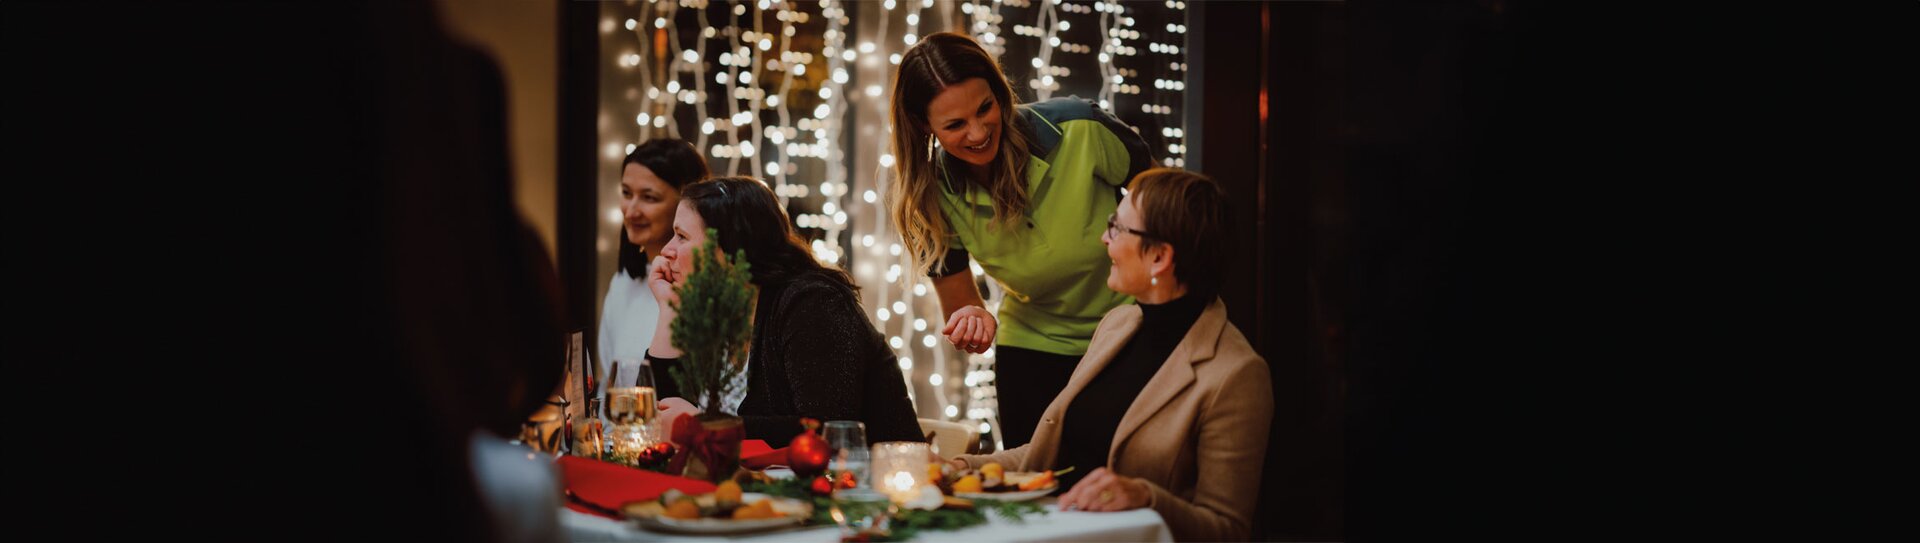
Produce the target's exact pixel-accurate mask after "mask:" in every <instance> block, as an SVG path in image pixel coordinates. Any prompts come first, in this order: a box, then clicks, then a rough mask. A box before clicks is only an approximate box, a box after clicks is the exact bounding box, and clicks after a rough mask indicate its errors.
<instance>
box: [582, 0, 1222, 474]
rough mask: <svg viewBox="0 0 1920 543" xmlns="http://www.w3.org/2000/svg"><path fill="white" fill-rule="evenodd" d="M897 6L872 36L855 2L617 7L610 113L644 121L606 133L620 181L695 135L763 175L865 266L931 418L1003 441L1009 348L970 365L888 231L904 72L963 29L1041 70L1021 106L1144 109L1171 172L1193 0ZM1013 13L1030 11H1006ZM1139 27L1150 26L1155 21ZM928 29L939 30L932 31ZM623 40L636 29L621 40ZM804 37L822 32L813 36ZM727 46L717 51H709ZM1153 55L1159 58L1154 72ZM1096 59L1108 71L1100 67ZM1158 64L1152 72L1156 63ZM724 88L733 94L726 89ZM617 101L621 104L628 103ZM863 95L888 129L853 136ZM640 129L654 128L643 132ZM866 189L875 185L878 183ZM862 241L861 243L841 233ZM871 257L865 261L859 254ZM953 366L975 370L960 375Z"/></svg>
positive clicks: (724, 157) (861, 277)
mask: <svg viewBox="0 0 1920 543" xmlns="http://www.w3.org/2000/svg"><path fill="white" fill-rule="evenodd" d="M880 5H881V6H883V7H884V8H885V9H887V10H890V11H891V10H899V11H901V12H902V13H899V14H897V17H899V18H897V19H893V18H891V17H879V18H880V19H881V20H880V21H879V22H878V24H877V25H872V26H862V27H860V28H861V30H860V31H859V32H858V33H857V34H858V35H852V34H854V33H850V32H849V30H850V29H853V28H855V26H854V25H855V24H856V23H859V24H862V25H865V24H867V23H871V21H866V22H856V21H855V20H854V19H853V18H852V17H851V15H852V14H851V13H850V11H851V9H850V8H851V7H852V6H850V5H849V2H846V1H845V0H823V1H820V2H818V3H814V2H790V1H779V0H721V1H719V2H714V1H713V0H665V1H661V0H649V1H646V2H633V3H618V2H615V3H606V4H602V5H601V6H600V7H599V9H600V10H601V11H600V14H601V15H600V17H601V22H600V27H601V30H602V32H603V33H604V36H603V40H605V43H604V45H603V48H602V50H604V51H608V53H607V55H609V57H608V58H609V61H608V62H610V63H612V64H615V65H617V66H619V67H620V68H621V69H618V70H615V74H614V75H612V76H609V77H614V78H615V79H614V81H615V82H616V83H615V84H617V85H619V86H621V90H620V92H621V93H624V94H625V95H626V98H625V99H624V101H620V102H618V103H614V102H611V101H609V102H608V103H609V104H612V105H610V106H607V107H609V108H610V109H607V110H606V112H607V113H608V114H610V115H611V116H609V117H607V118H610V119H622V118H631V119H633V120H634V124H633V125H626V124H624V123H607V124H608V125H610V126H612V127H613V128H611V130H616V131H617V132H612V133H609V132H607V130H609V129H608V128H603V129H602V139H601V141H603V142H607V144H606V145H605V147H604V149H605V152H604V153H603V155H604V156H605V157H606V162H605V164H607V166H606V169H613V170H617V167H618V164H619V160H620V158H621V157H622V156H623V155H624V152H622V149H625V150H626V151H625V152H631V150H632V149H633V148H634V145H635V144H636V143H638V142H642V141H647V140H649V139H652V138H655V137H661V136H662V135H666V136H673V137H679V136H678V134H679V133H680V131H681V130H685V131H686V132H687V133H688V134H689V135H690V136H691V137H690V138H689V139H692V140H695V144H696V148H698V149H703V150H707V151H708V156H709V159H710V167H711V168H712V169H713V171H714V172H715V173H716V175H718V174H721V173H722V172H726V173H727V174H729V175H740V174H742V173H744V172H741V171H740V170H750V174H751V175H754V176H756V177H759V178H761V179H763V180H765V182H767V183H768V185H769V186H770V187H771V188H773V189H774V192H775V194H776V195H777V196H778V197H779V198H780V199H781V204H782V205H783V206H784V207H785V208H786V209H788V210H789V213H790V214H791V215H792V218H793V221H794V224H795V225H796V226H797V227H799V228H800V230H801V231H802V235H803V236H804V237H805V238H807V239H808V241H809V243H810V244H809V248H810V249H811V250H812V252H813V253H814V255H815V256H816V258H819V259H820V260H822V261H823V262H832V263H835V264H837V265H842V266H848V267H850V268H851V269H852V270H853V271H854V277H855V280H856V281H858V282H859V283H861V284H862V285H863V286H864V287H867V288H866V289H865V290H866V292H868V293H872V294H868V296H870V297H871V298H869V299H868V300H866V303H868V304H872V305H870V306H869V307H872V308H873V313H872V314H870V315H869V317H870V318H872V319H874V322H875V326H876V327H877V328H879V329H880V330H881V332H882V333H883V335H884V337H886V338H887V343H888V345H889V346H890V347H891V348H892V349H894V350H895V352H896V355H897V356H898V358H899V361H900V366H901V368H902V370H903V373H907V374H908V375H907V376H908V377H909V380H908V382H909V384H910V385H915V386H910V388H909V389H908V390H909V394H910V395H916V394H932V395H933V396H932V397H930V398H929V399H930V400H931V401H930V402H928V403H926V404H925V405H928V406H938V409H940V410H939V411H938V412H937V413H938V414H937V415H936V414H932V413H930V414H928V415H927V416H945V417H947V418H949V419H953V418H959V419H961V420H964V421H967V422H969V423H973V424H977V426H978V427H979V428H980V429H981V431H982V432H991V431H993V430H994V429H997V428H998V427H999V421H998V399H997V397H996V394H995V393H996V390H995V381H994V379H993V373H992V372H991V369H992V364H993V360H994V350H993V349H992V348H989V349H988V350H987V351H986V352H984V353H981V354H978V355H970V354H966V353H963V352H961V351H959V350H957V349H952V348H951V346H948V345H942V344H941V342H940V341H939V338H938V335H937V334H935V333H933V331H932V330H931V329H933V328H938V327H939V326H940V324H941V322H942V318H943V317H944V315H943V314H942V313H940V312H939V311H938V307H937V305H935V304H937V299H935V297H933V296H930V294H932V288H931V283H930V282H929V280H928V279H927V278H925V277H924V276H921V275H919V274H917V273H913V272H910V271H908V270H907V269H906V267H907V266H910V264H911V263H910V261H909V257H908V256H907V255H906V254H905V251H904V247H902V246H901V245H900V244H899V243H898V240H899V238H898V234H897V233H894V232H891V231H890V225H889V224H888V222H887V219H886V216H887V215H886V213H887V211H886V209H885V207H884V206H885V202H883V200H884V199H885V197H886V196H887V195H886V194H885V182H886V181H885V180H886V179H888V178H890V177H891V176H892V175H894V173H893V169H894V168H896V167H898V166H899V162H900V161H899V160H897V158H896V157H894V156H893V155H892V154H891V148H890V145H891V139H892V138H891V136H890V135H889V134H888V133H887V132H889V131H890V130H889V128H888V127H886V126H885V122H886V121H885V120H884V119H885V108H886V104H887V100H886V97H887V91H888V85H890V81H891V80H892V77H893V75H894V72H895V70H896V69H895V68H893V66H897V65H899V64H900V62H901V57H902V54H903V53H904V52H905V51H906V50H907V48H909V47H911V46H912V45H914V44H917V43H918V42H919V41H921V39H922V38H923V36H924V35H925V34H928V33H932V32H933V31H935V30H940V29H946V28H949V27H951V28H957V29H963V30H964V31H966V32H969V33H971V34H972V35H973V36H974V38H975V39H976V40H977V41H979V42H980V43H981V45H982V47H984V48H986V49H987V51H988V52H989V53H990V54H992V55H994V56H996V57H998V58H999V59H1000V60H1001V61H1002V62H1003V63H1005V62H1006V61H1009V60H1011V61H1014V62H1012V63H1008V64H1007V65H1009V66H1011V67H1017V68H1020V69H1021V70H1022V71H1024V70H1025V69H1026V68H1027V67H1029V66H1030V67H1031V68H1032V69H1033V72H1032V73H1031V74H1018V75H1022V76H1023V77H1021V79H1020V80H1021V81H1022V84H1021V85H1020V86H1021V87H1023V88H1031V89H1032V90H1031V91H1029V92H1022V93H1019V94H1023V95H1025V96H1023V97H1021V98H1020V99H1018V101H1022V102H1024V101H1027V100H1045V99H1047V98H1050V97H1052V96H1055V95H1056V92H1060V91H1062V89H1063V88H1075V89H1086V90H1081V91H1080V92H1082V93H1085V92H1089V91H1094V92H1097V93H1098V95H1097V96H1094V97H1092V98H1093V99H1094V103H1095V104H1097V105H1099V107H1101V108H1104V109H1108V110H1109V111H1121V110H1124V111H1126V112H1127V113H1128V114H1129V115H1128V118H1127V120H1128V121H1129V122H1132V123H1134V124H1136V126H1138V127H1139V128H1140V129H1141V130H1142V133H1143V134H1147V135H1148V136H1150V137H1149V140H1150V143H1151V144H1153V146H1154V148H1155V149H1156V150H1164V151H1165V154H1164V155H1162V156H1159V157H1156V162H1157V163H1160V164H1164V165H1173V166H1183V165H1184V164H1185V162H1184V158H1185V156H1186V154H1187V151H1188V150H1189V149H1188V147H1187V142H1186V141H1185V139H1184V136H1185V132H1184V128H1183V127H1181V126H1180V125H1179V124H1178V123H1179V120H1180V117H1179V116H1178V115H1176V113H1177V111H1176V109H1175V108H1176V107H1178V106H1179V105H1180V104H1182V103H1184V99H1183V98H1181V96H1180V94H1179V93H1182V92H1184V90H1185V86H1186V84H1185V76H1186V73H1185V72H1186V65H1185V62H1184V57H1183V54H1184V53H1185V51H1184V48H1185V45H1186V41H1185V40H1186V35H1187V34H1188V29H1187V25H1186V24H1185V22H1186V20H1185V15H1184V13H1183V12H1182V10H1184V9H1185V6H1186V2H1182V1H1179V0H1173V1H1169V2H1166V3H1165V4H1161V3H1153V4H1140V3H1126V4H1122V3H1119V2H1114V1H1107V0H1094V1H1092V2H1074V3H1068V2H1063V1H1060V0H953V1H952V2H948V3H937V2H933V1H932V0H885V1H884V2H883V3H881V4H880ZM935 6H939V9H937V10H936V9H933V8H934V7H935ZM1163 6H1164V9H1163ZM1009 7H1010V8H1015V9H1016V10H1018V11H1003V8H1009ZM769 12H771V13H769ZM1142 13H1145V14H1147V15H1141V14H1142ZM878 14H882V15H884V14H885V13H884V12H880V13H878ZM1015 18H1017V19H1020V20H1017V21H1016V20H1013V19H1015ZM1136 18H1138V19H1142V20H1144V21H1148V22H1149V24H1148V25H1147V27H1145V28H1142V27H1140V26H1137V23H1138V22H1139V21H1135V20H1134V19H1136ZM889 19H890V20H891V26H889V24H888V22H889ZM809 21H812V24H811V25H808V24H807V23H808V22H809ZM903 21H904V22H905V24H904V25H902V24H901V23H902V22H903ZM923 24H924V25H927V26H926V28H925V29H924V31H923V29H922V27H921V25H923ZM776 25H777V26H776ZM935 25H938V26H935ZM622 27H624V28H625V29H626V30H627V31H628V32H624V33H623V32H619V31H618V29H620V28H622ZM823 27H824V28H823ZM683 28H684V29H685V30H686V32H685V34H686V38H688V39H685V40H683V39H682V36H681V34H682V32H681V31H680V30H681V29H683ZM876 28H877V30H876ZM695 29H698V30H697V31H696V30H695ZM1143 31H1144V32H1143ZM802 33H806V34H809V36H806V37H804V39H799V40H797V41H796V36H798V35H799V34H802ZM1148 34H1151V35H1148ZM683 41H685V42H686V43H682V42H683ZM709 41H712V43H709ZM1143 41H1144V42H1145V43H1141V42H1143ZM803 44H804V45H803ZM1140 49H1146V51H1140ZM709 51H712V52H713V53H714V54H716V55H717V56H708V52H709ZM1010 53H1011V55H1010ZM1142 53H1148V55H1147V56H1141V54H1142ZM1076 55H1087V56H1086V57H1079V56H1076ZM1161 55H1167V57H1171V58H1167V57H1162V56H1161ZM883 59H884V60H885V62H886V63H885V64H882V63H881V61H882V60H883ZM1148 59H1153V60H1152V61H1151V62H1150V63H1149V62H1141V61H1144V60H1148ZM815 62H819V64H815ZM1088 62H1091V63H1093V64H1094V66H1086V64H1085V63H1088ZM1148 64H1150V65H1151V68H1144V67H1141V66H1143V65H1148ZM855 67H859V68H860V70H861V71H860V73H859V75H858V77H857V78H856V77H855V74H854V73H852V72H853V70H854V68H855ZM1070 67H1079V69H1077V70H1076V69H1069V68H1070ZM1136 69H1137V70H1140V72H1136V71H1135V70H1136ZM762 70H764V71H762ZM1082 72H1084V73H1082ZM1141 72H1146V73H1141ZM1009 75H1016V74H1012V73H1010V74H1009ZM856 79H858V81H859V83H860V86H859V87H857V88H856V91H855V92H854V93H853V94H852V95H851V96H850V95H848V93H847V92H846V91H847V90H848V89H847V88H846V85H848V84H850V83H853V82H854V81H855V80H856ZM661 80H664V81H661ZM1089 82H1094V83H1095V84H1093V85H1088V83H1089ZM711 85H718V86H719V87H718V88H711V89H710V88H709V86H711ZM1143 87H1144V89H1143ZM1096 89H1097V90H1096ZM815 95H817V96H818V98H819V100H818V101H815V100H814V99H813V96H815ZM1082 95H1083V96H1085V94H1082ZM611 96H618V94H612V95H611ZM611 96H610V97H608V98H604V99H605V100H612V99H613V98H611ZM643 96H644V98H643ZM849 100H856V101H857V104H858V105H859V106H860V107H864V108H872V109H869V110H867V112H866V113H873V112H877V113H880V115H878V116H872V115H864V114H863V116H862V117H861V118H862V119H878V120H876V121H865V120H863V121H862V122H863V123H864V122H874V123H875V124H871V125H865V126H862V127H860V129H859V130H857V131H856V133H853V134H849V133H848V132H847V129H848V128H849V125H848V123H851V122H853V121H854V120H855V118H856V116H855V112H854V111H853V109H854V108H852V107H850V104H849ZM682 106H685V107H690V108H692V111H691V112H690V113H691V114H688V113H686V112H678V111H677V108H679V107H682ZM1134 108H1139V109H1137V110H1136V109H1134ZM1134 111H1139V112H1140V113H1133V112H1134ZM623 115H624V116H623ZM629 129H638V130H639V133H638V134H634V133H631V132H625V130H629ZM709 138H712V141H709ZM843 141H848V142H860V143H859V144H860V145H870V146H871V147H869V148H867V149H862V150H861V152H860V153H852V152H848V151H846V150H843V149H842V148H841V146H840V144H841V142H843ZM862 157H870V158H862ZM813 161H818V162H813ZM848 167H864V168H870V169H871V170H870V171H874V172H875V175H874V176H873V177H872V179H875V180H876V181H877V183H876V184H875V185H874V186H867V187H859V186H855V183H854V182H853V181H852V180H851V178H850V176H849V175H848V170H847V168H848ZM603 171H606V170H603ZM603 177H604V178H607V179H617V177H618V176H617V175H612V176H603ZM866 179H868V178H867V177H862V178H861V181H860V183H866V182H867V181H866ZM610 183H611V182H609V184H610ZM609 188H611V187H609ZM606 192H608V193H611V192H612V191H611V190H608V191H606ZM856 195H857V198H849V197H850V196H856ZM799 198H809V199H808V200H797V199H799ZM605 211H606V213H605V215H606V220H607V226H606V227H605V228H606V229H605V230H604V231H603V232H602V233H601V235H600V236H599V240H600V241H601V242H602V243H601V244H600V245H599V247H600V248H601V253H602V256H603V258H605V259H608V260H609V261H610V259H611V258H612V254H611V251H612V250H613V249H614V247H610V246H611V245H616V244H614V243H610V242H607V239H608V238H611V239H618V238H617V237H614V236H612V234H615V233H617V230H616V229H617V228H618V223H619V221H620V220H621V217H620V213H619V210H618V209H617V208H609V209H606V210H605ZM849 228H851V229H852V235H850V236H843V235H841V234H843V233H846V232H847V231H848V229H849ZM842 244H845V245H844V246H843V245H842ZM859 248H864V249H859ZM856 249H859V250H857V251H856ZM856 252H857V254H858V256H857V257H852V258H851V259H850V258H849V257H850V255H852V254H853V253H856ZM969 268H970V269H972V271H973V272H974V274H975V275H976V276H981V277H984V276H985V275H986V272H985V270H983V269H982V268H981V266H980V265H979V263H978V262H972V263H970V264H969ZM986 286H987V289H986V292H985V295H986V296H985V297H986V300H985V301H986V305H987V306H988V307H987V308H988V310H989V311H996V312H997V311H998V309H999V303H1000V300H1002V299H1003V298H1004V293H1003V292H1001V291H1000V289H999V286H998V283H997V282H995V281H991V280H989V281H986ZM916 339H917V341H916ZM916 344H917V345H916ZM915 351H919V352H915ZM956 356H958V357H959V358H954V357H956ZM915 359H919V360H921V361H923V362H925V363H923V364H921V365H923V366H927V368H926V369H925V370H922V371H921V372H920V374H921V375H924V376H926V377H925V378H926V379H927V381H925V382H922V381H920V380H919V379H914V378H912V377H913V374H912V372H913V371H914V370H913V368H914V365H915V364H914V360H915ZM952 364H958V365H957V366H956V367H952V368H951V369H950V368H949V367H948V366H949V365H952ZM935 376H938V377H937V378H936V377H935ZM947 381H954V383H952V384H953V385H954V386H955V387H956V390H955V391H954V392H958V393H960V394H961V395H962V396H963V397H959V398H948V397H947V395H948V394H950V392H949V391H947V390H945V387H944V386H942V385H943V384H945V383H946V382H947ZM929 384H932V387H931V388H928V385H929ZM962 384H964V388H960V387H961V385H962ZM1000 437H1002V436H997V435H996V436H995V438H996V439H998V438H1000Z"/></svg>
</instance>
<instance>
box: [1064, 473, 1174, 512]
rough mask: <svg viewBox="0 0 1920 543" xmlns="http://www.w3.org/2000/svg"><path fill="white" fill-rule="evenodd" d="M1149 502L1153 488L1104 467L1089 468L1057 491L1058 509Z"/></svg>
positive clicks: (1134, 505)
mask: <svg viewBox="0 0 1920 543" xmlns="http://www.w3.org/2000/svg"><path fill="white" fill-rule="evenodd" d="M1150 503H1153V488H1152V487H1149V486H1147V483H1146V482H1144V481H1141V480H1139V479H1136V478H1133V477H1127V476H1124V475H1119V474H1116V473H1114V472H1113V471H1112V470H1108V469H1107V468H1099V469H1095V470H1093V473H1089V474H1087V477H1086V478H1084V479H1081V480H1080V483H1079V484H1076V485H1073V488H1071V489H1068V490H1067V492H1066V493H1065V494H1061V495H1060V504H1059V505H1060V510H1062V511H1126V510H1129V509H1139V508H1142V507H1146V506H1147V505H1148V504H1150Z"/></svg>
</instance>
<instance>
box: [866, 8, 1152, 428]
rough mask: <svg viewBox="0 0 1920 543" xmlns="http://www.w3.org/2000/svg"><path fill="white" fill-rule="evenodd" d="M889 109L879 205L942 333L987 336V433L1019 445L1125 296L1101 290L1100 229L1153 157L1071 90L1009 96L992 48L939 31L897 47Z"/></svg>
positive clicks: (981, 341) (975, 340)
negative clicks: (926, 279)
mask: <svg viewBox="0 0 1920 543" xmlns="http://www.w3.org/2000/svg"><path fill="white" fill-rule="evenodd" d="M890 120H891V122H892V125H893V154H894V156H896V157H899V167H898V168H897V169H896V170H895V176H894V178H893V180H892V183H891V184H890V186H889V188H888V190H887V205H888V214H889V215H890V216H891V218H892V221H893V226H894V228H895V229H896V230H897V231H898V232H899V233H900V237H901V239H902V240H903V241H904V242H905V245H906V248H907V251H908V252H909V253H910V254H911V255H912V259H913V262H914V265H915V266H916V267H917V269H918V270H919V271H921V272H925V273H927V274H928V275H929V276H931V277H933V278H934V279H933V286H934V290H935V291H936V292H938V293H939V295H940V307H941V310H942V311H943V312H944V313H946V316H947V321H946V325H945V326H944V327H943V328H942V329H941V333H942V334H944V335H945V336H946V338H947V341H948V342H950V343H952V344H953V345H954V346H955V347H956V348H959V349H961V350H964V351H967V352H971V353H980V352H985V351H986V350H987V348H989V347H995V354H994V359H995V367H994V373H995V378H994V381H995V386H996V387H997V388H998V393H997V397H998V399H999V405H1000V435H1001V438H1002V440H1003V441H1004V442H1005V444H1006V446H1008V447H1015V446H1019V445H1021V444H1024V443H1026V442H1027V441H1028V440H1029V439H1030V438H1032V436H1033V429H1034V426H1035V424H1036V423H1037V422H1038V420H1039V418H1040V413H1041V411H1043V410H1045V409H1046V407H1047V404H1048V403H1049V402H1052V401H1053V397H1054V396H1055V395H1057V394H1059V392H1060V390H1061V389H1062V388H1065V387H1066V384H1067V378H1068V377H1069V376H1071V375H1072V374H1073V368H1074V366H1075V365H1076V364H1078V363H1079V362H1080V356H1081V355H1083V354H1086V352H1087V343H1088V340H1089V339H1091V338H1092V337H1093V329H1094V328H1095V327H1096V326H1097V325H1099V323H1100V318H1101V317H1102V316H1104V315H1106V313H1107V310H1109V309H1113V308H1114V307H1117V306H1120V305H1122V304H1127V303H1131V302H1132V301H1133V299H1132V298H1130V297H1128V296H1126V295H1123V294H1119V293H1116V292H1113V291H1112V290H1108V289H1107V286H1106V276H1107V266H1108V264H1110V263H1111V262H1109V261H1108V259H1107V253H1106V249H1105V246H1104V245H1102V244H1101V243H1100V235H1101V233H1102V232H1104V231H1105V230H1106V219H1107V216H1108V215H1109V214H1111V213H1113V211H1114V208H1115V205H1116V204H1117V203H1118V202H1119V201H1120V187H1121V186H1124V185H1126V183H1127V181H1128V180H1129V179H1131V178H1132V177H1133V175H1134V174H1136V173H1139V172H1140V171H1143V170H1145V169H1147V167H1149V166H1150V165H1151V164H1152V161H1153V157H1152V156H1150V155H1149V153H1148V151H1147V143H1146V141H1145V140H1143V139H1141V138H1140V135H1139V134H1138V133H1136V132H1135V131H1134V130H1133V129H1132V128H1129V127H1127V126H1126V125H1125V124H1122V123H1121V122H1120V121H1118V120H1116V119H1114V118H1113V116H1112V115H1110V114H1108V113H1107V112H1105V111H1102V110H1101V109H1100V108H1098V107H1095V106H1094V105H1093V104H1092V103H1090V102H1088V101H1086V100H1084V99H1080V98H1073V97H1069V98H1056V99H1053V100H1046V101H1042V102H1037V103H1033V104H1026V105H1020V104H1016V103H1015V102H1014V95H1013V88H1012V86H1011V85H1009V84H1008V83H1007V77H1006V75H1005V74H1003V73H1001V71H1000V67H999V64H998V63H996V62H995V61H994V59H993V57H992V56H991V55H989V54H987V52H986V50H984V49H982V48H981V47H980V44H978V43H975V42H974V41H973V39H972V38H969V37H967V36H965V35H962V34H954V33H950V32H941V33H937V34H933V35H929V36H927V37H926V38H924V39H922V40H921V41H920V43H918V44H916V45H914V46H913V48H912V49H909V50H908V51H907V52H906V54H905V55H902V56H901V58H900V70H899V74H898V76H896V79H895V80H894V85H893V104H892V111H891V119H890ZM969 261H977V262H979V264H980V267H981V268H982V269H983V270H985V271H986V272H987V275H989V276H992V277H993V279H994V280H995V281H997V282H999V283H1000V286H1001V287H1003V290H1004V291H1005V292H1006V298H1005V299H1004V300H1003V301H1001V303H1000V312H999V315H993V314H991V313H989V312H988V311H987V310H986V309H985V307H984V302H983V301H982V300H981V297H980V292H979V290H978V289H977V288H975V286H974V278H973V273H972V270H971V268H970V266H968V263H969ZM996 346H997V347H996Z"/></svg>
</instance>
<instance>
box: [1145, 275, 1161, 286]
mask: <svg viewBox="0 0 1920 543" xmlns="http://www.w3.org/2000/svg"><path fill="white" fill-rule="evenodd" d="M1147 284H1149V285H1153V286H1156V287H1157V286H1160V276H1158V275H1155V276H1153V277H1151V278H1149V279H1147Z"/></svg>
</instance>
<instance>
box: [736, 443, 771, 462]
mask: <svg viewBox="0 0 1920 543" xmlns="http://www.w3.org/2000/svg"><path fill="white" fill-rule="evenodd" d="M769 452H773V447H772V446H769V445H767V442H766V441H762V440H758V439H742V440H740V457H741V458H751V457H755V456H760V455H763V454H767V453H769Z"/></svg>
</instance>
